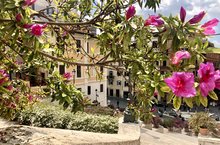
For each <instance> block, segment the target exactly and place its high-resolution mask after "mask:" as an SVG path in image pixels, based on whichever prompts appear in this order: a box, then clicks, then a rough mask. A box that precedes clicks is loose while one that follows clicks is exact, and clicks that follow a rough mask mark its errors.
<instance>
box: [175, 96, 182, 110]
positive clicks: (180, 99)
mask: <svg viewBox="0 0 220 145" xmlns="http://www.w3.org/2000/svg"><path fill="white" fill-rule="evenodd" d="M181 102H182V98H180V97H177V96H175V97H174V98H173V107H174V108H175V109H179V108H180V106H181Z"/></svg>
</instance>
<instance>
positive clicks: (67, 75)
mask: <svg viewBox="0 0 220 145" xmlns="http://www.w3.org/2000/svg"><path fill="white" fill-rule="evenodd" d="M63 77H64V78H65V79H67V80H69V79H70V78H71V77H72V75H71V74H70V73H65V74H63Z"/></svg>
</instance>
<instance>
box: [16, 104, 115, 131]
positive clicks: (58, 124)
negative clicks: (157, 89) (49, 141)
mask: <svg viewBox="0 0 220 145" xmlns="http://www.w3.org/2000/svg"><path fill="white" fill-rule="evenodd" d="M15 121H18V122H19V123H20V124H24V125H33V126H38V127H49V128H62V129H71V130H82V131H91V132H102V133H117V131H118V118H114V117H111V116H107V115H106V116H104V115H91V114H87V113H84V112H77V113H75V114H74V113H72V112H70V111H69V110H62V108H61V107H57V106H52V105H45V104H42V103H37V104H36V105H34V106H33V108H28V109H26V110H23V111H21V112H20V113H19V114H18V115H17V117H16V118H15Z"/></svg>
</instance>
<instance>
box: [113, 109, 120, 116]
mask: <svg viewBox="0 0 220 145" xmlns="http://www.w3.org/2000/svg"><path fill="white" fill-rule="evenodd" d="M119 114H120V111H119V109H118V108H116V109H115V111H114V114H113V116H118V115H119Z"/></svg>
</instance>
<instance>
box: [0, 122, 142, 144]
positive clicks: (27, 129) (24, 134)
mask: <svg viewBox="0 0 220 145" xmlns="http://www.w3.org/2000/svg"><path fill="white" fill-rule="evenodd" d="M122 120H123V118H120V119H119V131H118V134H104V133H92V132H84V131H74V130H65V129H53V128H39V127H31V126H23V125H22V126H20V125H7V126H4V127H3V126H1V125H0V130H1V132H4V131H5V132H7V133H8V134H9V138H13V140H10V142H8V143H9V144H10V143H12V144H13V143H21V144H22V143H26V144H31V145H140V124H132V123H122ZM2 127H3V128H2ZM5 127H8V128H5ZM10 131H11V134H10ZM16 138H17V139H19V140H16ZM18 141H19V142H18Z"/></svg>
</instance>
